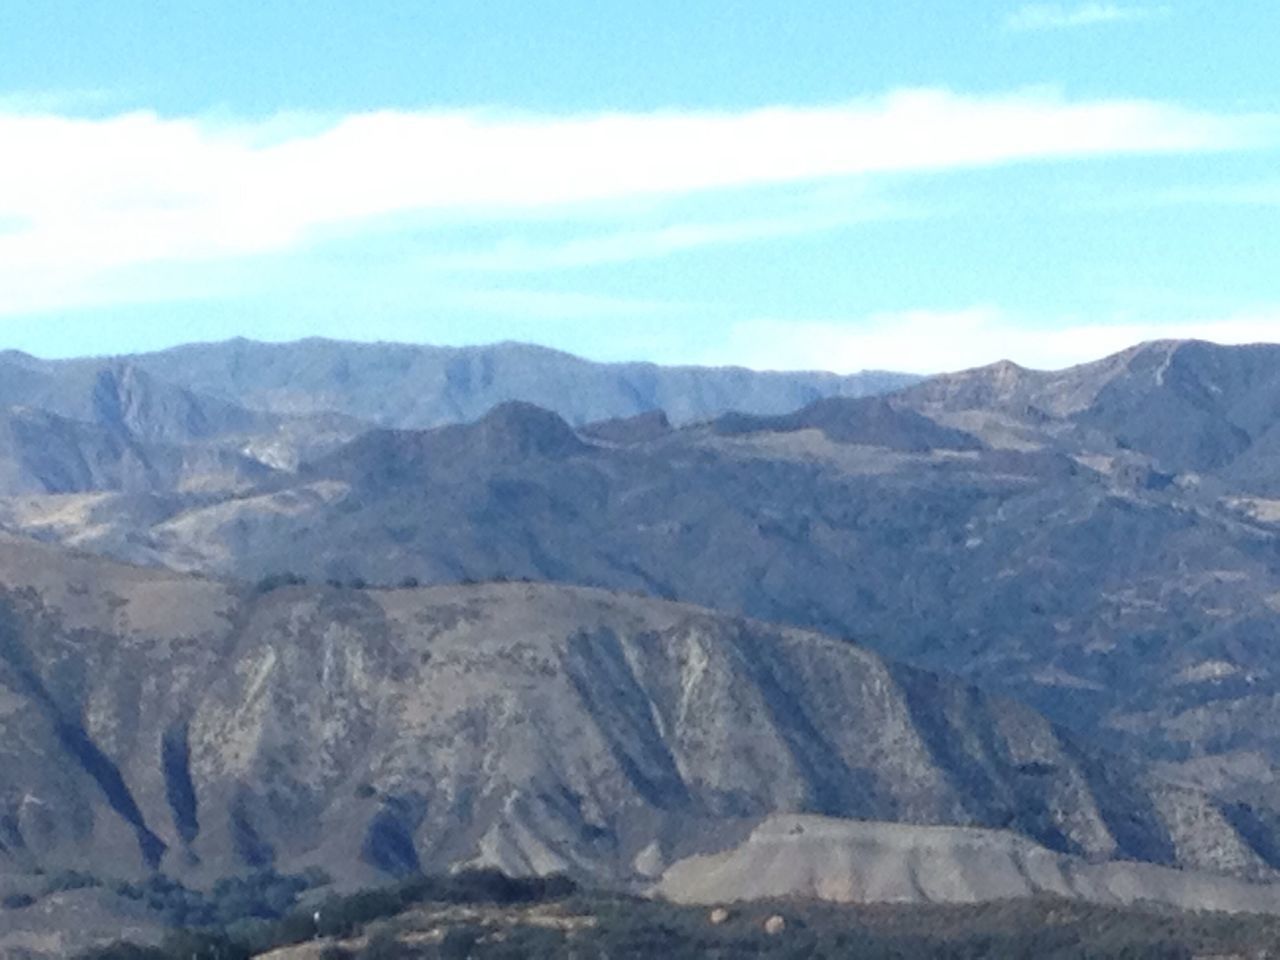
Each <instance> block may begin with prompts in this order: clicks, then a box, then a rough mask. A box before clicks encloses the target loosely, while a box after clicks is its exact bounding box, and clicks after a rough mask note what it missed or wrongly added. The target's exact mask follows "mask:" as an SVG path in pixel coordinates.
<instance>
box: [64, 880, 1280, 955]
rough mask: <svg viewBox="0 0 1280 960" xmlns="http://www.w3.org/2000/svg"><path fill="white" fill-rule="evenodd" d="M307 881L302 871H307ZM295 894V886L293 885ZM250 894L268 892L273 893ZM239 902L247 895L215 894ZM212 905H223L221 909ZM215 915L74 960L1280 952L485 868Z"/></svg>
mask: <svg viewBox="0 0 1280 960" xmlns="http://www.w3.org/2000/svg"><path fill="white" fill-rule="evenodd" d="M313 879H314V878H313ZM295 886H296V884H295ZM259 887H260V888H262V889H264V890H268V891H276V894H275V895H276V896H277V897H278V896H279V893H278V890H279V884H278V883H275V884H270V883H262V884H259ZM233 889H234V890H235V892H236V895H237V896H241V897H244V896H245V888H244V887H243V886H240V887H226V888H225V889H224V893H229V892H230V891H231V890H233ZM224 906H225V905H224ZM245 906H246V908H247V909H248V910H249V913H248V914H247V915H244V916H240V917H234V918H231V917H228V918H225V922H219V923H214V924H206V925H202V926H189V927H182V928H179V929H174V930H173V931H172V932H171V933H170V934H169V935H168V936H167V938H166V939H165V940H164V941H163V942H162V943H161V944H160V945H159V946H148V945H138V944H130V943H114V944H109V945H105V946H101V947H97V948H95V949H93V950H90V951H88V952H85V953H82V954H81V955H80V957H79V958H78V960H179V958H181V960H247V958H249V957H253V956H257V955H259V954H262V953H265V952H268V951H270V950H277V949H281V948H285V952H283V953H281V954H280V957H281V960H289V956H290V952H289V951H288V950H287V948H288V947H290V946H293V945H305V947H300V949H299V951H298V957H299V960H301V958H303V957H307V958H315V957H317V956H318V957H320V958H321V960H414V958H423V960H436V958H440V960H462V958H476V960H489V958H493V960H515V958H534V957H536V958H565V960H569V958H575V960H594V958H600V960H604V958H609V960H619V958H635V960H640V958H652V957H662V958H663V960H683V958H690V960H692V958H695V957H696V958H726V960H727V958H738V957H759V958H795V960H800V958H813V960H821V958H844V957H849V958H853V957H856V958H859V960H867V958H870V960H890V958H893V960H912V958H917V957H919V958H946V960H969V958H974V960H976V958H1009V957H1036V958H1063V960H1067V958H1086V957H1088V958H1098V957H1118V958H1152V960H1155V958H1160V960H1168V958H1174V960H1177V958H1188V960H1190V958H1193V957H1197V956H1204V955H1215V956H1221V955H1230V956H1241V957H1263V956H1276V955H1278V954H1280V917H1269V916H1256V915H1230V914H1221V913H1193V912H1185V911H1176V910H1173V909H1168V908H1163V907H1158V906H1148V905H1139V906H1133V907H1125V908H1112V907H1102V906H1096V905H1090V904H1082V903H1077V902H1074V901H1065V900H1057V899H1052V898H1038V899H1031V900H1013V901H998V902H993V903H988V904H978V905H965V906H943V905H905V904H902V905H889V904H883V905H857V906H854V905H850V906H841V905H833V904H826V903H817V902H807V901H785V902H772V903H755V904H741V905H732V904H728V905H725V906H723V907H720V908H714V907H690V906H677V905H673V904H670V903H666V902H662V901H656V900H646V899H641V898H635V897H628V896H622V895H618V894H610V893H601V892H593V891H586V890H582V889H579V888H578V886H577V885H576V884H574V883H573V882H572V881H571V880H569V879H567V878H564V877H546V878H520V879H517V878H512V877H508V876H505V875H504V874H502V873H500V872H497V871H490V870H480V871H467V872H463V873H459V874H454V875H450V876H445V877H434V876H416V877H412V878H409V879H406V880H403V881H401V882H399V883H397V884H394V885H391V886H387V887H381V888H377V889H371V890H365V891H361V892H358V893H354V894H349V895H345V896H336V895H328V896H324V895H323V893H322V890H318V889H316V888H314V887H313V888H311V889H310V890H302V891H300V892H299V899H298V900H297V902H295V904H294V905H293V906H292V908H290V909H288V910H287V911H284V912H282V913H280V915H279V916H276V917H274V918H267V917H264V916H261V915H254V912H255V911H256V913H257V914H261V913H262V912H264V910H266V909H277V908H278V907H279V903H278V901H277V903H276V904H257V905H253V904H247V903H246V904H245Z"/></svg>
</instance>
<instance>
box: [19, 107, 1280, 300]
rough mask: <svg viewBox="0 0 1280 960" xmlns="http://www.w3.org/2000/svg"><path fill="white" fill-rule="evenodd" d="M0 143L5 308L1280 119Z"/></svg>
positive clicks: (718, 121) (624, 252) (1039, 113)
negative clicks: (292, 261) (439, 226)
mask: <svg viewBox="0 0 1280 960" xmlns="http://www.w3.org/2000/svg"><path fill="white" fill-rule="evenodd" d="M0 143H3V144H4V145H5V149H4V150H3V151H0V223H3V224H5V228H4V230H2V231H0V291H2V292H3V294H2V295H0V312H8V313H15V312H20V311H21V310H23V309H32V308H34V307H35V306H38V305H40V304H44V305H45V306H58V305H60V304H63V303H65V302H67V301H68V299H71V300H75V298H77V297H80V298H87V299H92V297H93V295H94V293H93V292H94V291H95V290H101V289H103V288H104V283H103V277H104V276H119V275H120V274H121V272H122V271H128V270H131V269H133V268H145V267H146V266H147V265H151V264H156V263H164V262H168V263H174V262H177V263H183V262H204V261H211V260H225V259H231V258H239V257H246V256H253V255H257V254H264V253H273V252H279V251H288V250H293V249H296V248H299V247H301V246H303V245H305V244H307V243H309V242H312V241H314V240H315V239H316V238H317V237H318V236H322V235H330V234H332V233H333V232H334V231H339V232H341V231H361V230H364V229H371V228H372V225H374V224H376V223H378V222H379V221H380V220H382V221H385V220H386V219H387V218H396V217H404V216H414V217H419V218H421V217H427V218H431V219H433V220H434V221H435V222H437V223H447V224H449V225H453V226H456V225H458V224H459V223H464V224H465V223H466V222H468V221H477V220H484V221H485V222H489V223H492V222H494V221H495V220H496V221H498V222H501V221H502V220H503V219H504V218H507V219H513V218H520V219H526V220H527V219H528V218H530V217H534V218H537V217H557V218H559V217H563V216H564V215H565V214H566V211H571V210H581V209H582V208H584V207H585V208H592V207H596V208H599V207H611V208H612V209H615V210H617V209H623V208H625V207H626V205H628V204H644V203H654V202H666V201H667V200H670V199H671V198H677V197H685V198H688V197H692V196H720V195H724V192H725V191H728V190H756V189H761V188H768V187H777V186H783V185H788V184H813V185H818V184H824V183H830V182H832V181H840V180H844V181H850V180H856V179H858V178H865V177H868V176H873V175H875V174H882V173H891V172H913V171H915V172H924V171H938V170H949V169H959V168H975V167H983V166H993V165H1000V164H1008V163H1016V162H1030V161H1037V160H1062V159H1069V158H1080V157H1099V156H1117V155H1131V154H1153V153H1186V152H1203V151H1221V150H1232V149H1245V148H1250V147H1256V146H1259V145H1266V144H1276V143H1280V119H1278V118H1277V117H1274V116H1270V115H1219V114H1213V113H1207V112H1202V111H1196V110H1191V109H1186V108H1183V107H1180V106H1177V105H1172V104H1166V103H1161V102H1155V101H1148V100H1086V101H1072V100H1068V99H1065V98H1063V97H1062V96H1060V95H1057V94H1055V93H1053V92H1046V91H1032V92H1022V93H1017V94H1011V95H1005V96H981V97H973V96H962V95H958V94H955V93H950V92H947V91H942V90H907V91H899V92H894V93H891V94H888V95H886V96H883V97H877V98H871V99H864V100H858V101H854V102H851V103H847V104H840V105H833V106H822V107H772V108H766V109H757V110H747V111H741V112H678V111H660V112H653V113H634V114H625V113H611V114H600V115H573V116H553V115H537V114H527V113H504V112H500V111H492V110H488V111H484V110H481V111H420V112H403V111H382V112H375V113H364V114H357V115H351V116H345V117H340V118H336V119H331V120H328V121H325V120H323V119H321V118H316V117H299V116H296V115H290V116H285V117H280V118H273V119H269V120H266V121H262V122H253V123H231V122H227V121H226V120H221V121H217V122H213V121H202V120H200V119H196V118H185V119H182V118H179V119H172V118H163V117H160V116H157V115H155V114H152V113H130V114H125V115H120V116H111V117H106V118H100V119H85V118H78V117H71V116H61V115H57V114H54V113H47V112H46V113H35V114H33V113H29V112H21V111H18V112H9V113H4V112H3V111H0ZM842 216H848V214H842ZM828 220H830V214H829V213H825V214H814V213H813V212H812V211H809V210H800V211H796V212H794V214H790V213H782V214H771V215H770V216H768V217H763V218H759V217H757V218H748V219H743V220H739V221H735V222H732V223H728V222H726V223H720V222H713V223H704V222H692V223H687V224H684V225H679V224H677V225H674V226H663V227H660V228H656V229H655V228H653V227H652V226H651V225H646V224H639V225H637V223H636V222H635V221H634V220H628V219H627V218H626V216H625V214H623V215H621V218H620V219H619V220H618V221H617V229H616V230H614V231H612V232H610V233H605V234H603V235H598V236H581V237H580V238H579V239H578V240H571V241H570V242H569V243H568V245H567V246H563V245H562V246H561V247H558V248H556V249H551V250H546V249H541V248H539V249H534V250H515V251H514V254H513V253H512V251H511V250H507V251H501V250H499V251H498V254H497V255H495V260H494V262H495V263H496V262H500V261H501V260H502V259H503V258H504V257H505V258H507V259H509V260H510V261H511V262H512V263H518V262H521V261H524V262H529V263H533V264H534V265H535V267H536V265H537V264H538V263H542V264H545V265H546V266H547V267H548V268H554V267H556V266H557V265H562V264H565V263H570V262H572V263H581V262H590V261H591V260H592V259H593V258H594V260H595V261H596V262H613V261H616V260H620V259H627V258H630V257H636V256H646V255H660V254H661V253H662V252H663V251H668V252H669V251H678V250H680V249H685V248H691V247H695V246H705V245H708V244H712V243H731V242H741V240H742V239H744V238H746V239H750V238H752V237H761V236H772V235H790V234H792V233H795V232H804V231H808V230H820V229H825V228H827V221H828ZM596 232H597V233H599V231H598V230H597V231H596ZM106 286H110V284H107V285H106ZM76 302H79V301H78V300H77V301H76Z"/></svg>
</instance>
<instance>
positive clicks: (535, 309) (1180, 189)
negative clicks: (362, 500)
mask: <svg viewBox="0 0 1280 960" xmlns="http://www.w3.org/2000/svg"><path fill="white" fill-rule="evenodd" d="M1278 33H1280V10H1277V8H1275V6H1274V4H1272V3H1269V2H1255V0H1235V2H1232V3H1230V4H1223V3H1208V2H1191V0H1173V2H1169V3H1145V4H1144V3H1119V2H1117V3H1105V2H1083V3H1078V2H1066V3H1060V4H1058V3H1032V4H1026V3H1020V2H1016V0H1015V2H1007V3H1006V2H997V0H986V2H975V0H971V2H967V3H959V2H955V3H953V2H948V0H932V2H922V0H893V2H890V0H884V2H880V0H874V2H862V3H848V2H840V3H837V2H834V0H833V2H806V0H793V2H791V3H788V4H780V3H765V2H760V0H741V2H735V3H728V2H696V0H684V2H679V3H676V2H668V0H649V2H646V3H644V4H637V3H630V2H628V3H620V2H619V3H613V2H605V0H596V2H592V3H585V2H574V0H561V2H557V3H544V2H538V0H524V2H520V3H514V2H505V0H498V2H489V3H485V4H477V3H474V2H468V3H462V2H453V0H431V2H427V0H418V2H390V0H383V2H377V0H370V2H366V3H362V4H359V5H357V4H346V5H338V4H315V3H304V2H301V0H294V2H278V0H275V2H273V0H255V2H247V0H245V2H241V0H221V2H218V3H212V2H200V0H187V2H184V3H182V4H175V3H172V2H164V3H160V2H148V0H128V2H120V0H114V2H105V0H104V2H88V0H81V2H64V0H40V2H38V3H35V2H33V3H28V4H8V5H4V6H3V7H0V346H6V347H16V348H19V349H25V350H29V351H31V352H34V353H37V354H41V355H45V356H66V355H75V354H82V353H109V352H125V351H132V350H139V349H151V348H156V347H163V346H166V345H169V344H172V343H177V342H182V341H187V340H195V339H220V338H224V337H229V336H236V335H243V336H253V337H260V338H264V339H290V338H294V337H300V336H308V335H323V336H335V337H352V338H360V339H400V340H411V341H421V342H435V343H477V342H486V341H492V340H499V339H520V340H530V341H535V342H540V343H545V344H548V345H551V346H556V347H561V348H563V349H567V350H571V351H574V352H577V353H580V354H584V355H586V356H590V357H594V358H599V359H633V358H643V359H652V360H657V361H660V362H685V363H743V364H746V365H750V366H755V367H774V368H797V367H825V368H830V369H839V370H856V369H862V368H867V367H881V368H896V369H910V370H921V371H932V370H939V369H950V368H956V367H960V366H968V365H973V364H977V363H983V362H989V361H992V360H996V359H999V358H1002V357H1011V358H1012V359H1014V360H1017V361H1019V362H1022V363H1025V364H1028V365H1032V366H1041V367H1058V366H1064V365H1066V364H1069V363H1073V362H1078V361H1081V360H1085V359H1091V358H1093V357H1096V356H1100V355H1102V354H1104V353H1107V352H1110V351H1112V350H1115V349H1119V348H1121V347H1123V346H1126V345H1128V344H1129V343H1132V342H1135V341H1137V340H1141V339H1148V338H1153V337H1162V336H1175V337H1182V336H1200V337H1205V338H1210V339H1216V340H1219V341H1222V342H1242V341H1250V340H1280V269H1277V265H1278V264H1280V75H1277V72H1276V69H1275V67H1274V59H1275V57H1274V50H1273V42H1274V39H1273V38H1274V37H1275V36H1276V35H1277V34H1278Z"/></svg>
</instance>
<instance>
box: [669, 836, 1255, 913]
mask: <svg viewBox="0 0 1280 960" xmlns="http://www.w3.org/2000/svg"><path fill="white" fill-rule="evenodd" d="M655 893H657V894H658V895H660V896H662V897H664V898H666V899H669V900H672V901H674V902H677V903H702V904H719V903H726V902H734V901H751V900H778V899H783V898H801V899H805V900H811V899H816V900H826V901H831V902H835V903H985V902H989V901H991V900H1014V899H1021V898H1027V897H1037V896H1039V897H1053V898H1061V899H1066V900H1080V901H1084V902H1087V903H1099V904H1107V905H1113V906H1128V905H1131V904H1135V903H1163V904H1168V905H1170V906H1175V907H1178V908H1180V909H1185V910H1221V911H1225V912H1239V913H1270V914H1276V913H1280V885H1277V884H1254V883H1245V882H1243V881H1241V880H1237V879H1234V878H1231V877H1222V876H1215V875H1212V874H1207V873H1203V872H1199V873H1198V872H1196V871H1187V870H1174V869H1170V868H1168V867H1159V866H1154V865H1152V864H1147V863H1133V862H1108V863H1097V862H1090V861H1088V860H1085V859H1083V858H1080V857H1072V856H1066V855H1063V854H1061V853H1055V852H1053V851H1051V850H1048V849H1046V848H1045V847H1043V846H1041V845H1040V844H1037V843H1034V842H1032V841H1030V840H1027V839H1026V838H1025V837H1022V836H1019V835H1017V834H1015V833H1011V832H1009V831H1006V830H978V829H973V828H962V827H922V826H915V825H906V824H900V823H868V822H858V821H851V820H835V819H831V818H828V817H814V816H796V815H784V816H777V817H771V818H769V819H768V820H766V821H765V822H764V823H762V824H760V826H758V827H757V828H756V829H755V830H753V831H752V832H751V835H750V836H749V837H748V838H747V839H746V840H745V841H743V842H742V843H741V844H739V845H737V846H736V847H733V848H732V849H730V850H727V851H723V852H721V853H715V854H703V855H699V856H693V857H689V858H687V859H684V860H680V861H678V862H676V863H674V864H672V865H671V866H670V867H668V868H667V870H666V871H665V872H664V873H663V875H662V877H661V879H660V880H659V882H658V883H657V884H656V885H655Z"/></svg>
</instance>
